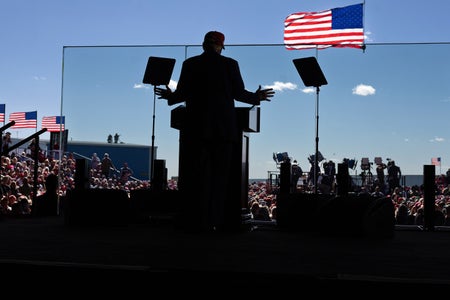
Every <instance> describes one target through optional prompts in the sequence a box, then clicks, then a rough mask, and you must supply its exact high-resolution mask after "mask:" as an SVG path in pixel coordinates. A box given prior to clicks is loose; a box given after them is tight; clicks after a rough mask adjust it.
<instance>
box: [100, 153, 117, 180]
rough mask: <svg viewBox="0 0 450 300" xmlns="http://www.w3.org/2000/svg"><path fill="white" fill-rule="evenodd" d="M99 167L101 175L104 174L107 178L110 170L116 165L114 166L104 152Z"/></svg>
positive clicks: (114, 168)
mask: <svg viewBox="0 0 450 300" xmlns="http://www.w3.org/2000/svg"><path fill="white" fill-rule="evenodd" d="M101 168H102V175H103V176H105V177H106V178H109V176H110V175H111V170H116V167H115V166H114V164H113V162H112V160H111V158H110V157H109V154H108V153H105V154H104V155H103V159H102V163H101Z"/></svg>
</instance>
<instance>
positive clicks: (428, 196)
mask: <svg viewBox="0 0 450 300" xmlns="http://www.w3.org/2000/svg"><path fill="white" fill-rule="evenodd" d="M435 167H436V166H435V165H424V166H423V189H424V191H423V213H424V215H423V217H424V220H423V221H424V226H425V230H428V231H433V230H434V225H435V222H434V221H435V220H434V216H435V201H436V200H435V199H436V195H435V188H436V182H435V178H436V175H435V174H436V170H435Z"/></svg>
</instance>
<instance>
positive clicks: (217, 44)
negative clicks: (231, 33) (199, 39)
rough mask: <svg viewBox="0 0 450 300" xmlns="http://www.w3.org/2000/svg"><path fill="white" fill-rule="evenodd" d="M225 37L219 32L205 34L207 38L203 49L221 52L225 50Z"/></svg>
mask: <svg viewBox="0 0 450 300" xmlns="http://www.w3.org/2000/svg"><path fill="white" fill-rule="evenodd" d="M224 42H225V35H224V34H223V33H221V32H218V31H210V32H208V33H206V34H205V38H204V40H203V48H204V49H207V48H208V49H210V48H218V49H219V50H222V49H225V46H224Z"/></svg>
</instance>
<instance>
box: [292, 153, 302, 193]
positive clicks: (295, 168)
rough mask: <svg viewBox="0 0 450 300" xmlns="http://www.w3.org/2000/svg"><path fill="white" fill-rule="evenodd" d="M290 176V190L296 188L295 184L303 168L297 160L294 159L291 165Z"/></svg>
mask: <svg viewBox="0 0 450 300" xmlns="http://www.w3.org/2000/svg"><path fill="white" fill-rule="evenodd" d="M291 171H292V172H291V178H292V184H291V186H292V191H296V190H297V184H298V180H299V179H300V177H302V175H303V170H302V168H301V167H300V165H299V164H298V162H297V160H294V161H293V163H292V166H291Z"/></svg>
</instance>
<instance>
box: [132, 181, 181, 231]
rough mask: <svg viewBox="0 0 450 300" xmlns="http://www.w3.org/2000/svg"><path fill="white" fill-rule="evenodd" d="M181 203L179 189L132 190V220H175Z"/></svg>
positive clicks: (158, 221) (138, 221)
mask: <svg viewBox="0 0 450 300" xmlns="http://www.w3.org/2000/svg"><path fill="white" fill-rule="evenodd" d="M179 204H180V197H179V191H177V190H165V191H154V190H152V189H139V190H131V191H130V215H129V216H130V221H132V222H137V223H142V222H152V223H161V222H162V221H163V222H164V221H173V220H174V217H175V216H177V215H178V213H179V212H180V205H179Z"/></svg>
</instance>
